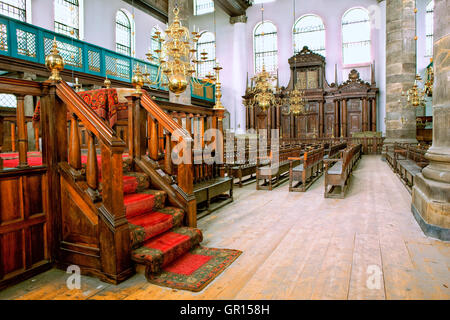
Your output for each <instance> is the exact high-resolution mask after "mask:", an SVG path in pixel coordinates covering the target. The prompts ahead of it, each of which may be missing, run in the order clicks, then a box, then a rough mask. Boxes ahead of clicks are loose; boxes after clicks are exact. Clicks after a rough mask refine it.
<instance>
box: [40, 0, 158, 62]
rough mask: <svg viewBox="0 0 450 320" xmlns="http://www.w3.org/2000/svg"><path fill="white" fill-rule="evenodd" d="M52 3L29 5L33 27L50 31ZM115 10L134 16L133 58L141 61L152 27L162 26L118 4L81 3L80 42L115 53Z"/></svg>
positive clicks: (114, 0)
mask: <svg viewBox="0 0 450 320" xmlns="http://www.w3.org/2000/svg"><path fill="white" fill-rule="evenodd" d="M53 3H54V1H53V0H33V1H32V2H31V10H32V13H33V15H32V17H33V18H32V23H33V24H34V25H37V26H39V27H42V28H45V29H48V30H51V31H54V17H55V14H54V6H53ZM119 9H125V10H127V11H128V12H129V13H131V14H134V22H135V47H136V50H135V57H136V58H140V59H145V54H146V53H147V51H148V49H149V47H150V37H151V31H152V28H153V26H155V25H159V26H160V27H161V28H162V29H163V30H164V29H165V25H164V24H163V23H162V22H161V21H159V20H157V19H156V18H154V17H152V16H150V15H148V14H147V13H145V12H143V11H141V10H139V9H136V8H134V7H132V6H131V5H129V4H127V3H125V2H124V1H122V0H85V1H84V8H83V19H84V39H81V40H84V41H86V42H89V43H92V44H95V45H98V46H100V47H103V48H106V49H110V50H113V51H115V49H116V29H115V19H116V13H117V11H118V10H119Z"/></svg>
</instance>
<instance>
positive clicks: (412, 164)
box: [394, 145, 428, 192]
mask: <svg viewBox="0 0 450 320" xmlns="http://www.w3.org/2000/svg"><path fill="white" fill-rule="evenodd" d="M425 153H426V150H423V149H419V148H417V147H415V146H411V145H404V146H397V147H396V148H395V149H394V171H395V172H396V173H397V174H398V175H399V176H400V178H401V179H402V181H403V182H404V183H405V185H406V187H407V188H408V190H409V191H410V192H411V190H412V187H413V185H414V179H415V176H416V175H417V174H419V173H420V172H422V169H423V168H424V167H426V166H427V165H428V160H427V159H426V158H425Z"/></svg>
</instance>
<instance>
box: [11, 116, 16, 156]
mask: <svg viewBox="0 0 450 320" xmlns="http://www.w3.org/2000/svg"><path fill="white" fill-rule="evenodd" d="M11 151H12V152H16V124H15V123H14V122H11Z"/></svg>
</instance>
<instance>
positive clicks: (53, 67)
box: [45, 37, 64, 81]
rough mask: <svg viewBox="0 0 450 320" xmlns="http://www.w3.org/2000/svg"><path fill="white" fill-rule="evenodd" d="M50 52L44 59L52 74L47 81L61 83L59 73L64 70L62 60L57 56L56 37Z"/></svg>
mask: <svg viewBox="0 0 450 320" xmlns="http://www.w3.org/2000/svg"><path fill="white" fill-rule="evenodd" d="M50 52H51V53H50V54H49V55H48V56H47V57H45V65H46V66H47V68H48V69H49V70H50V71H51V73H52V75H51V76H50V78H49V80H52V81H61V80H62V78H61V76H60V74H59V73H60V72H61V71H63V70H64V59H63V57H61V55H60V54H59V50H58V43H57V42H56V37H55V39H54V40H53V47H52V50H51V51H50Z"/></svg>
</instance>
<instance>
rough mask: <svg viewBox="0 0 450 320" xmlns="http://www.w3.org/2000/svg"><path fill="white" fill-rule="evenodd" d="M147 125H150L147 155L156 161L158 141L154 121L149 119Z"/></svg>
mask: <svg viewBox="0 0 450 320" xmlns="http://www.w3.org/2000/svg"><path fill="white" fill-rule="evenodd" d="M149 124H150V140H149V141H148V143H149V149H150V150H149V151H150V152H149V154H150V158H151V159H152V160H155V161H157V160H158V146H159V141H158V128H157V127H156V120H155V119H153V118H151V119H150V122H149Z"/></svg>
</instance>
